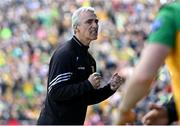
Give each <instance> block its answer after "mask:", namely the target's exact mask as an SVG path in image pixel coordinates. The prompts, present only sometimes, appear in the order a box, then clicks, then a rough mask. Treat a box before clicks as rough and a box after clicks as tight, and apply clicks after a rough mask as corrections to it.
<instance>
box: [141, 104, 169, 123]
mask: <svg viewBox="0 0 180 126" xmlns="http://www.w3.org/2000/svg"><path fill="white" fill-rule="evenodd" d="M149 107H150V111H149V112H148V113H147V114H145V115H144V117H143V118H142V123H143V124H144V125H167V124H168V121H169V120H168V114H167V111H166V109H165V108H164V107H163V106H160V105H157V104H150V106H149Z"/></svg>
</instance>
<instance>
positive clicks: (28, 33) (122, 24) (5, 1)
mask: <svg viewBox="0 0 180 126" xmlns="http://www.w3.org/2000/svg"><path fill="white" fill-rule="evenodd" d="M160 4H161V3H160V2H157V1H156V0H110V1H105V0H1V1H0V124H1V125H11V124H18V125H27V124H36V120H37V118H38V116H39V112H40V110H41V107H42V103H43V101H44V98H45V96H46V84H47V73H48V65H49V60H50V57H51V55H52V53H53V51H54V49H55V48H56V46H57V44H62V43H63V42H65V41H66V40H68V39H70V38H71V36H72V28H71V15H72V12H73V11H74V10H76V9H77V8H78V7H80V6H92V7H94V8H95V10H96V12H97V15H98V18H99V19H100V23H99V25H100V27H99V37H98V39H97V40H96V41H94V42H93V43H92V44H91V45H90V46H91V48H90V52H91V53H92V55H93V56H94V58H95V59H96V61H97V71H98V72H100V73H101V75H102V76H103V81H102V84H104V83H105V82H107V81H108V80H109V79H110V77H111V75H112V74H113V73H114V72H117V71H118V72H119V74H120V75H121V76H123V77H124V78H127V77H128V76H129V75H131V73H132V70H133V67H134V65H136V63H137V62H138V59H139V56H140V55H141V50H142V48H143V46H144V41H145V39H146V38H147V35H148V34H149V33H150V31H151V23H152V21H153V19H154V18H155V15H156V13H157V11H158V9H159V7H160ZM153 83H154V84H153V86H152V88H153V91H152V92H150V95H149V96H147V97H146V98H145V99H144V100H143V101H142V102H140V103H139V104H138V106H137V107H136V109H135V111H136V112H137V115H138V119H137V122H136V124H141V122H140V119H141V117H142V116H143V115H144V113H145V112H146V111H148V107H147V106H148V103H149V102H159V103H160V104H162V103H164V102H165V101H167V100H168V99H169V97H170V96H171V86H170V77H169V74H168V71H167V69H166V66H164V67H162V69H161V70H160V71H159V75H158V76H157V78H156V80H155V81H154V82H153ZM121 90H123V88H121V89H119V91H118V92H116V93H115V94H114V95H113V96H112V97H110V98H109V99H107V100H106V101H104V102H102V103H100V104H97V105H93V106H90V107H89V108H88V113H87V117H86V121H85V125H110V124H115V122H116V120H117V112H118V111H117V107H118V105H119V102H120V101H121Z"/></svg>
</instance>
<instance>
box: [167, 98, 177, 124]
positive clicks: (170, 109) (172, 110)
mask: <svg viewBox="0 0 180 126" xmlns="http://www.w3.org/2000/svg"><path fill="white" fill-rule="evenodd" d="M164 106H165V108H166V109H167V113H168V119H169V124H171V123H172V122H174V121H177V120H178V116H177V112H176V106H175V101H174V98H173V97H172V98H171V100H170V101H169V102H168V103H166V104H164Z"/></svg>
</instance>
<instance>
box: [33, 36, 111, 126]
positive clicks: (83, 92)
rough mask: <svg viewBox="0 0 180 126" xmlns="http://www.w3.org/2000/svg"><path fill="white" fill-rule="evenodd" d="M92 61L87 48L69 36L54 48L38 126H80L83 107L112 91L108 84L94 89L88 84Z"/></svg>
mask: <svg viewBox="0 0 180 126" xmlns="http://www.w3.org/2000/svg"><path fill="white" fill-rule="evenodd" d="M95 71H96V62H95V60H94V58H93V57H92V56H91V55H90V54H89V52H88V47H87V46H84V45H83V44H81V42H80V41H79V40H78V39H77V38H76V37H75V36H73V38H72V39H71V40H69V41H68V42H66V43H65V44H64V45H62V46H60V47H58V48H57V49H56V51H55V52H54V54H53V56H52V58H51V60H50V65H49V75H48V86H47V96H46V100H45V103H44V107H43V108H42V111H41V114H40V117H39V119H38V122H37V124H38V125H46V124H47V125H53V124H58V125H61V124H62V125H63V124H64V125H65V124H68V125H70V124H74V125H83V123H84V120H85V116H86V111H87V106H88V105H92V104H96V103H99V102H101V101H103V100H105V99H107V98H108V97H109V96H111V95H112V94H113V93H114V91H112V90H111V89H110V85H109V84H107V86H105V87H103V88H100V89H94V88H93V86H92V85H91V83H90V82H89V81H88V77H89V75H90V74H92V73H93V72H95Z"/></svg>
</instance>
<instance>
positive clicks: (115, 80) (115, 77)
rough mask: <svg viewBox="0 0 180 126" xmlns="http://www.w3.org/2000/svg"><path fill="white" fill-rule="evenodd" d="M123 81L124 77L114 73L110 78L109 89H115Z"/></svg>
mask: <svg viewBox="0 0 180 126" xmlns="http://www.w3.org/2000/svg"><path fill="white" fill-rule="evenodd" d="M123 83H124V78H122V77H121V76H119V75H118V73H115V74H114V75H113V76H112V78H111V79H110V87H111V90H113V91H115V90H117V89H118V88H119V87H120V86H121V85H122V84H123Z"/></svg>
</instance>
